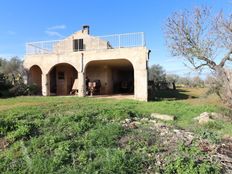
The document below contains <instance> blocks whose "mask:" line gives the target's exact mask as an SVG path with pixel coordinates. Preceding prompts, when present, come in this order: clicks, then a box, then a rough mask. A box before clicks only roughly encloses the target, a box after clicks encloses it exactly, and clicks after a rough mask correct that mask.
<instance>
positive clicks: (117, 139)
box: [0, 89, 232, 173]
mask: <svg viewBox="0 0 232 174" xmlns="http://www.w3.org/2000/svg"><path fill="white" fill-rule="evenodd" d="M205 91H206V90H205V89H197V90H196V89H179V91H178V92H177V93H175V94H173V93H172V94H171V95H173V96H171V97H170V95H166V94H167V93H168V92H167V93H166V94H159V95H160V96H159V98H160V101H154V102H139V101H134V100H115V99H98V98H78V97H74V96H68V97H17V98H9V99H0V171H1V172H2V173H155V172H160V173H181V171H182V172H183V171H186V170H187V169H188V168H190V169H191V172H192V173H199V171H200V173H209V172H211V173H220V172H221V169H220V165H219V164H217V162H216V161H210V160H204V161H202V162H200V163H199V164H198V162H197V160H198V159H196V160H195V161H194V160H193V159H192V158H189V161H188V160H187V162H186V154H187V156H191V155H193V154H195V156H197V155H198V156H199V158H201V157H203V158H207V157H208V156H207V154H205V153H204V152H202V151H199V149H198V148H197V145H196V144H194V143H193V144H192V145H191V146H185V145H183V144H182V141H181V140H180V141H179V142H178V143H176V145H175V146H176V148H178V149H182V150H178V154H177V156H172V155H171V154H170V156H168V157H167V159H166V157H165V159H164V161H166V163H164V164H161V165H158V163H157V156H156V154H158V153H159V152H161V151H162V150H163V149H164V147H163V146H162V141H159V140H161V139H159V135H158V132H156V131H155V130H154V131H152V130H151V129H150V127H151V125H150V124H141V125H139V126H136V128H130V127H126V126H125V125H123V124H124V122H125V119H136V120H146V119H145V118H148V119H149V118H150V114H151V113H161V114H170V115H174V116H175V117H176V120H175V121H170V122H160V123H162V124H165V125H167V126H168V127H171V128H173V129H174V128H175V129H179V130H185V131H190V132H193V133H194V134H196V135H199V137H201V136H202V135H205V133H207V135H209V136H208V137H206V138H208V139H209V140H213V143H216V141H217V140H218V139H221V138H223V137H229V136H232V124H231V122H228V121H223V120H218V121H217V122H216V123H214V124H206V125H198V124H197V123H196V122H194V121H193V118H194V117H196V116H198V115H199V114H201V113H202V112H220V113H224V114H226V115H230V113H231V112H230V111H229V110H228V109H227V108H225V107H224V106H223V105H222V104H221V103H220V101H219V100H218V99H217V97H216V96H210V97H206V96H205V95H204V94H205ZM167 96H169V97H167ZM141 122H142V121H141ZM155 132H156V133H155ZM125 139H126V141H124V140H125ZM186 149H187V150H186ZM181 152H183V153H181ZM196 154H197V155H196ZM176 157H178V158H176ZM174 158H175V159H174ZM194 158H195V157H194ZM177 159H178V160H177ZM172 160H174V161H177V163H175V165H174V166H172V165H170V164H171V163H170V161H172ZM168 161H169V162H168ZM190 169H188V170H190Z"/></svg>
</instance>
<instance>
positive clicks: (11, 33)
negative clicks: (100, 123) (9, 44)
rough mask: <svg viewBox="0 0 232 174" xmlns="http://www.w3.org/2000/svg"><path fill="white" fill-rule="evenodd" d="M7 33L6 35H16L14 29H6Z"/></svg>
mask: <svg viewBox="0 0 232 174" xmlns="http://www.w3.org/2000/svg"><path fill="white" fill-rule="evenodd" d="M7 34H8V35H16V32H15V31H12V30H8V31H7Z"/></svg>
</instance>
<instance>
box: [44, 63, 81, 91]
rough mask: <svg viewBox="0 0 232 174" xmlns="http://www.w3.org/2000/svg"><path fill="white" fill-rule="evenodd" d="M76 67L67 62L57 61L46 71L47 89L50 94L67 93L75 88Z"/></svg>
mask: <svg viewBox="0 0 232 174" xmlns="http://www.w3.org/2000/svg"><path fill="white" fill-rule="evenodd" d="M77 79H78V71H77V69H76V68H75V67H74V66H73V65H71V64H69V63H58V64H56V65H54V66H53V67H51V68H50V70H49V72H48V90H49V94H50V95H69V94H71V92H72V91H73V90H77V89H78V87H77V83H78V82H77Z"/></svg>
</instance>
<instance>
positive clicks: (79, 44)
mask: <svg viewBox="0 0 232 174" xmlns="http://www.w3.org/2000/svg"><path fill="white" fill-rule="evenodd" d="M83 50H84V41H83V39H74V40H73V51H74V52H77V51H83Z"/></svg>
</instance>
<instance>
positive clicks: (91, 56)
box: [24, 26, 150, 101]
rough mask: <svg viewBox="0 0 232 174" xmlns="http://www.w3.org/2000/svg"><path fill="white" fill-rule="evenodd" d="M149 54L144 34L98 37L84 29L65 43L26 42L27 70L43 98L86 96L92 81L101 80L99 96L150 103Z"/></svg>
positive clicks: (86, 27) (30, 79) (85, 27)
mask: <svg viewBox="0 0 232 174" xmlns="http://www.w3.org/2000/svg"><path fill="white" fill-rule="evenodd" d="M149 53H150V51H149V50H148V49H147V48H146V45H145V39H144V33H142V32H141V33H127V34H116V35H109V36H101V37H97V36H91V35H90V31H89V26H83V29H82V30H80V31H78V32H76V33H74V34H72V35H71V36H69V37H67V38H65V39H63V40H55V41H41V42H30V43H27V44H26V55H25V58H24V67H25V68H26V69H27V70H28V74H29V77H28V83H30V84H36V85H37V86H38V88H39V89H40V91H41V94H42V95H44V96H50V95H70V92H71V91H72V90H77V91H78V92H77V94H78V96H85V95H86V90H87V89H88V88H87V85H88V84H87V83H86V79H89V81H90V82H91V81H95V80H98V81H100V83H101V87H100V95H114V94H122V95H126V94H130V95H133V98H134V99H138V100H143V101H147V98H148V92H147V83H148V82H147V73H148V67H147V64H148V63H147V62H148V59H149Z"/></svg>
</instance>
